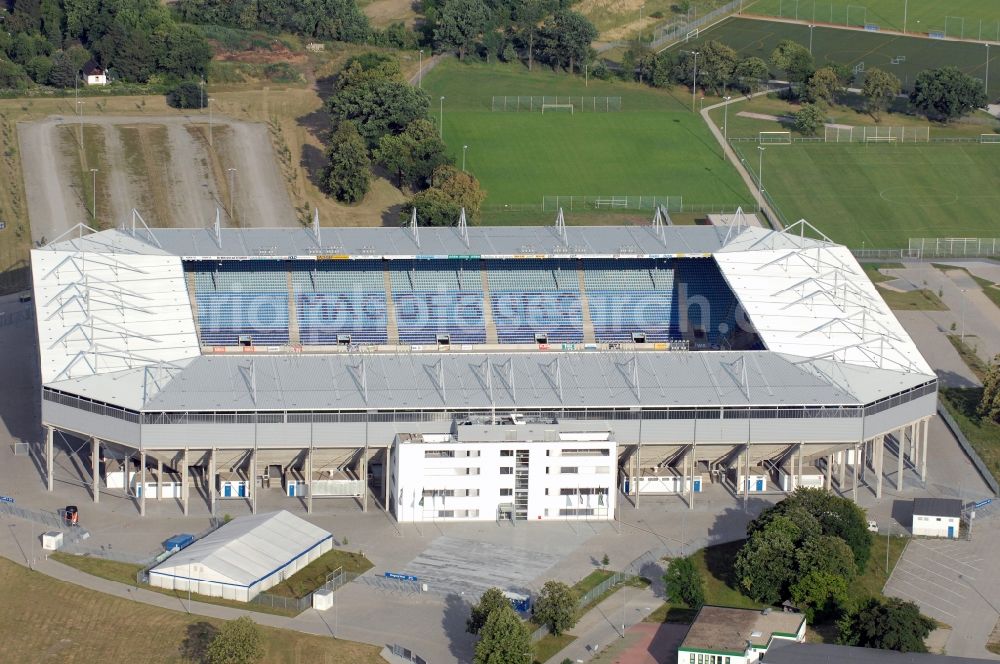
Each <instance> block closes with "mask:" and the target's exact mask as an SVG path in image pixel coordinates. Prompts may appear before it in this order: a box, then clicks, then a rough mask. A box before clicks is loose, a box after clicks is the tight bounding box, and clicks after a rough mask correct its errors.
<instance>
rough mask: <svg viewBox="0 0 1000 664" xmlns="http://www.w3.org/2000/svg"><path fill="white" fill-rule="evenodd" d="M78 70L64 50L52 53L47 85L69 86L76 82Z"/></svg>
mask: <svg viewBox="0 0 1000 664" xmlns="http://www.w3.org/2000/svg"><path fill="white" fill-rule="evenodd" d="M77 71H79V70H78V69H77V67H76V65H75V63H74V62H73V60H72V58H70V56H69V54H68V53H66V52H65V51H56V52H55V53H53V54H52V69H50V70H49V85H51V86H54V87H57V88H71V87H73V85H74V84H75V83H76V76H77Z"/></svg>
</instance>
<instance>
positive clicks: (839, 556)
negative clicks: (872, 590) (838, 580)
mask: <svg viewBox="0 0 1000 664" xmlns="http://www.w3.org/2000/svg"><path fill="white" fill-rule="evenodd" d="M795 561H796V563H797V564H798V567H799V574H808V573H810V572H826V573H829V574H834V575H836V576H839V577H842V578H843V579H845V580H846V581H847V582H848V583H850V582H851V581H852V580H853V579H854V577H856V576H857V575H858V568H857V565H855V564H854V553H853V552H852V551H851V547H849V546H847V543H846V542H844V540H842V539H840V538H839V537H834V536H832V535H818V536H814V537H810V538H808V539H806V540H805V541H804V542H803V543H802V546H801V547H799V549H798V551H796V553H795Z"/></svg>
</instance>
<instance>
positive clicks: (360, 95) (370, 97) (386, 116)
mask: <svg viewBox="0 0 1000 664" xmlns="http://www.w3.org/2000/svg"><path fill="white" fill-rule="evenodd" d="M327 108H328V109H329V111H330V115H331V116H332V117H333V121H334V123H335V124H338V123H340V122H342V121H344V120H351V121H353V122H354V123H355V125H357V130H358V133H359V134H361V136H362V138H364V139H365V143H366V144H367V145H368V146H369V147H375V146H376V145H378V140H379V138H380V137H381V136H384V135H385V134H397V133H399V132H401V131H403V129H404V128H405V127H406V126H407V125H408V124H410V123H411V122H413V121H414V120H417V119H419V118H424V117H426V116H427V110H428V109H429V108H430V98H429V97H428V96H427V93H426V92H424V91H423V90H421V89H419V88H415V87H413V86H412V85H408V84H407V83H404V82H403V81H397V80H386V79H383V78H378V79H375V80H362V81H360V82H358V83H357V84H353V85H348V86H346V87H344V88H342V89H340V90H339V91H338V92H337V93H336V94H334V95H333V96H331V97H330V99H329V100H328V101H327Z"/></svg>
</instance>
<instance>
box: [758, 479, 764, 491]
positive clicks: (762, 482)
mask: <svg viewBox="0 0 1000 664" xmlns="http://www.w3.org/2000/svg"><path fill="white" fill-rule="evenodd" d="M757 490H758V491H763V490H764V480H757Z"/></svg>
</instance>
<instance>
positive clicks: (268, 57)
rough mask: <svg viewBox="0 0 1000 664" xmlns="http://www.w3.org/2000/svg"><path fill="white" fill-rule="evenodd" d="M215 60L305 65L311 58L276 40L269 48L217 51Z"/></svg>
mask: <svg viewBox="0 0 1000 664" xmlns="http://www.w3.org/2000/svg"><path fill="white" fill-rule="evenodd" d="M213 59H215V60H221V61H222V62H246V63H248V64H256V65H267V64H273V63H277V62H285V63H288V64H290V65H303V64H305V63H306V62H308V60H309V58H308V56H307V55H305V54H304V53H296V52H295V51H292V50H291V49H289V48H288V47H286V46H285V45H284V44H282V43H280V42H275V43H274V44H272V45H271V48H269V49H266V50H265V49H261V48H257V49H252V50H249V51H226V50H222V51H216V54H215V57H214V58H213Z"/></svg>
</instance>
